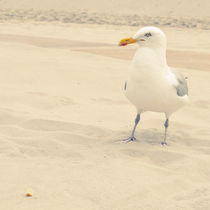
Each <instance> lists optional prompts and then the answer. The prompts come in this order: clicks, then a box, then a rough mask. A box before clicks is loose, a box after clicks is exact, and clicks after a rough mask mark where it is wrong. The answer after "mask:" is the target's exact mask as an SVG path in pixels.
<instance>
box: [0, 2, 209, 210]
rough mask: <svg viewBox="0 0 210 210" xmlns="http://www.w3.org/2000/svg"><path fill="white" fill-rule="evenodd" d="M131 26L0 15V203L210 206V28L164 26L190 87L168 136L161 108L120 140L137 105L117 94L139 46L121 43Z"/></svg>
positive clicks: (130, 208) (134, 208)
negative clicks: (164, 143) (121, 45)
mask: <svg viewBox="0 0 210 210" xmlns="http://www.w3.org/2000/svg"><path fill="white" fill-rule="evenodd" d="M2 2H3V1H2ZM2 2H1V4H2V5H4V6H5V4H6V3H5V2H4V4H3V3H2ZM9 2H12V1H7V3H8V4H6V6H5V8H6V7H8V8H12V6H13V7H14V4H11V5H10V4H9ZM26 2H27V1H25V3H26ZM49 2H50V1H49ZM49 2H47V1H44V3H45V4H46V5H48V6H47V7H46V8H48V9H51V7H50V6H49V5H51V4H50V3H49ZM200 2H201V5H203V4H202V1H200ZM206 2H207V1H206ZM23 3H24V1H22V2H20V4H18V5H16V7H15V9H17V11H19V9H21V4H22V7H24V8H25V9H28V8H27V7H26V5H23ZM44 3H43V5H45V4H44ZM47 3H48V4H47ZM91 3H92V2H91ZM113 3H114V2H113ZM33 4H35V2H30V4H29V5H30V7H35V6H34V5H33ZM31 5H32V6H31ZM37 5H38V3H37ZM53 5H54V6H55V5H56V4H53ZM80 5H82V3H81V2H80ZM92 5H93V4H92ZM119 5H120V4H119ZM188 5H189V2H188ZM169 6H170V5H168V7H169ZM43 7H44V6H43ZM93 7H94V6H93ZM98 7H99V6H98ZM64 8H65V7H64V6H63V9H64ZM100 8H102V7H100ZM100 8H99V12H100ZM205 8H206V6H205V7H204V6H203V12H202V11H201V12H200V16H201V15H202V14H203V16H202V20H207V19H208V16H207V15H206V16H205V15H204V11H205ZM76 9H78V8H76ZM86 9H88V8H86ZM128 10H129V11H131V10H132V8H130V7H129V9H128ZM168 10H169V9H168ZM168 10H167V11H168ZM185 10H186V11H188V10H189V8H185ZM5 11H7V10H5ZM8 11H9V12H11V10H8ZM179 12H181V10H179ZM35 13H36V12H35ZM188 13H189V14H191V13H190V12H187V14H188ZM10 14H11V13H10ZM14 14H16V13H14ZM78 14H80V13H79V12H78ZM98 14H99V13H98ZM14 16H15V15H14ZM16 19H17V20H16ZM138 28H139V27H129V26H126V25H124V26H119V25H115V26H114V25H111V24H109V25H93V24H71V23H67V24H64V23H61V22H52V23H48V22H47V21H44V22H42V23H40V22H37V21H31V20H30V21H29V20H26V21H22V20H21V21H20V20H19V19H18V18H17V17H16V16H15V17H14V19H13V20H4V21H2V22H1V24H0V61H1V62H0V69H1V71H0V141H1V143H0V169H1V173H0V195H1V196H0V209H2V210H28V209H33V210H48V209H49V210H67V209H74V210H86V209H87V210H141V209H146V210H147V209H155V210H156V209H158V210H159V209H160V210H162V209H163V210H165V209H166V210H168V209H169V210H172V209H175V210H176V209H181V210H182V209H184V210H188V209H196V210H197V209H199V210H206V209H210V178H209V174H210V130H209V125H210V111H209V110H210V83H209V81H210V72H209V69H210V63H209V62H210V41H209V37H210V31H209V30H202V29H201V28H199V27H198V28H196V29H195V28H194V29H189V28H186V27H178V28H177V27H176V28H174V27H161V28H162V29H163V30H164V31H165V33H166V35H167V37H168V60H169V63H170V65H172V66H174V67H179V69H181V71H182V72H183V73H184V75H185V76H187V77H188V83H189V90H190V99H191V101H190V103H189V104H188V106H186V107H184V108H182V109H180V110H179V111H178V112H177V113H176V114H174V115H173V116H172V118H171V123H170V129H169V136H168V144H169V146H168V147H164V148H163V147H161V146H160V141H161V140H162V138H163V132H164V127H163V123H164V115H163V114H157V113H145V114H144V115H143V116H142V122H141V124H140V126H139V127H138V129H137V132H136V136H137V138H138V141H137V142H134V143H131V144H122V143H119V142H118V140H120V139H123V138H125V137H127V136H128V135H129V134H130V131H131V129H132V126H133V120H134V117H135V114H136V113H135V109H134V107H133V106H132V105H131V104H130V103H129V102H128V101H127V100H126V98H125V97H124V95H123V86H124V81H125V80H126V77H127V73H128V70H129V64H130V60H129V59H131V57H132V54H133V52H134V50H135V46H128V47H126V48H119V47H117V46H116V45H117V43H118V41H119V40H120V39H121V38H124V37H127V36H131V35H132V34H133V33H135V31H136V30H137V29H138ZM28 191H32V192H33V197H32V198H27V197H25V193H26V192H28Z"/></svg>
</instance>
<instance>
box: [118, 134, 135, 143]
mask: <svg viewBox="0 0 210 210" xmlns="http://www.w3.org/2000/svg"><path fill="white" fill-rule="evenodd" d="M133 141H136V138H135V137H134V136H131V137H129V138H127V139H123V140H121V142H125V143H129V142H133Z"/></svg>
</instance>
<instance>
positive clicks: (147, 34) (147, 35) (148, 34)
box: [144, 32, 152, 37]
mask: <svg viewBox="0 0 210 210" xmlns="http://www.w3.org/2000/svg"><path fill="white" fill-rule="evenodd" d="M144 36H146V37H149V36H152V34H151V33H150V32H149V33H146V34H144Z"/></svg>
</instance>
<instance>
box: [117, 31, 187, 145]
mask: <svg viewBox="0 0 210 210" xmlns="http://www.w3.org/2000/svg"><path fill="white" fill-rule="evenodd" d="M131 43H137V44H138V45H139V47H138V49H137V51H136V54H135V55H134V58H133V60H132V63H131V69H130V72H129V77H128V80H127V82H126V83H125V88H124V89H125V95H126V96H127V98H128V99H129V101H130V102H131V103H133V104H134V105H135V107H136V109H137V116H136V119H135V125H134V128H133V131H132V133H131V136H130V137H129V138H128V139H126V141H134V140H136V138H135V137H134V133H135V129H136V126H137V124H138V122H139V121H140V115H141V113H143V112H145V111H152V112H163V113H165V116H166V121H165V123H164V126H165V136H164V141H163V142H161V144H162V145H165V144H166V136H167V128H168V125H169V117H170V115H171V114H172V113H173V112H175V111H176V110H177V109H179V108H180V107H182V106H183V105H184V104H185V103H187V101H188V87H187V82H186V80H185V77H183V76H182V74H180V73H179V72H178V71H177V70H174V69H172V68H170V67H169V66H168V65H167V61H166V36H165V34H164V33H163V31H161V30H160V29H159V28H156V27H144V28H141V29H140V30H139V31H138V32H137V33H136V34H135V35H134V36H133V37H131V38H126V39H122V40H121V41H120V44H119V45H120V46H125V45H128V44H131Z"/></svg>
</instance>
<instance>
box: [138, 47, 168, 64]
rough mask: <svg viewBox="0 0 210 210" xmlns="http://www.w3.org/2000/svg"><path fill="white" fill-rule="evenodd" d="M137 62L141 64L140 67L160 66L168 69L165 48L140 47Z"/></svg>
mask: <svg viewBox="0 0 210 210" xmlns="http://www.w3.org/2000/svg"><path fill="white" fill-rule="evenodd" d="M135 57H136V59H135V61H136V62H138V63H139V65H144V66H147V67H149V66H156V67H157V66H160V67H166V66H168V65H167V61H166V48H165V47H162V46H161V47H154V48H151V47H146V46H145V47H139V48H138V49H137V52H136V55H135Z"/></svg>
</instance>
